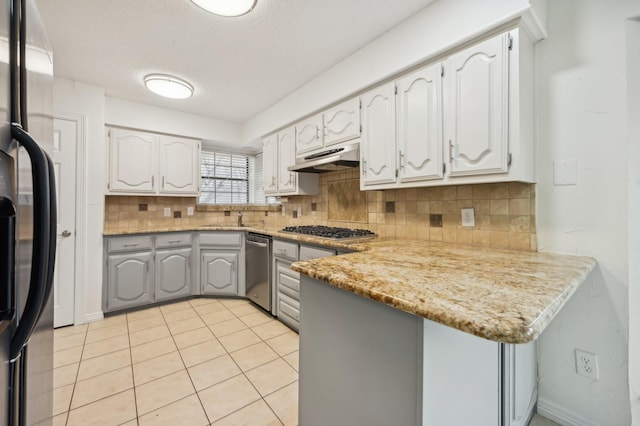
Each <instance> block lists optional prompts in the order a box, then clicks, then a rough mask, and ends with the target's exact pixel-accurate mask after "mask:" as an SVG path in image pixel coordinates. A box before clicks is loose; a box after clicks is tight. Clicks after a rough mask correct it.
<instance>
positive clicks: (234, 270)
mask: <svg viewBox="0 0 640 426" xmlns="http://www.w3.org/2000/svg"><path fill="white" fill-rule="evenodd" d="M238 255H239V252H238V251H224V252H223V251H213V250H203V251H202V259H201V260H202V265H201V267H200V274H201V276H200V279H201V286H202V294H226V295H237V294H238Z"/></svg>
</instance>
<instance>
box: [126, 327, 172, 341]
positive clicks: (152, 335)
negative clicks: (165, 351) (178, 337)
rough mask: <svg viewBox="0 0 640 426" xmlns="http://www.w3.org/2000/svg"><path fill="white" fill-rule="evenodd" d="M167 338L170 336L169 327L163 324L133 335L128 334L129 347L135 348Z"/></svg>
mask: <svg viewBox="0 0 640 426" xmlns="http://www.w3.org/2000/svg"><path fill="white" fill-rule="evenodd" d="M169 336H171V333H170V332H169V327H167V326H166V325H164V324H163V325H158V326H156V327H151V328H147V329H144V330H140V331H136V332H135V333H129V341H130V343H131V346H136V345H141V344H143V343H147V342H152V341H154V340H158V339H162V338H163V337H169Z"/></svg>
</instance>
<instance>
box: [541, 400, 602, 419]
mask: <svg viewBox="0 0 640 426" xmlns="http://www.w3.org/2000/svg"><path fill="white" fill-rule="evenodd" d="M538 414H540V415H541V416H543V417H546V418H547V419H549V420H553V421H554V422H556V423H558V424H560V425H562V426H597V425H596V424H595V423H593V422H591V421H589V420H586V419H584V418H582V417H580V416H579V415H577V414H575V413H573V412H571V411H569V410H567V409H565V408H563V407H561V406H559V405H558V404H555V403H553V402H551V401H549V400H547V399H544V398H538Z"/></svg>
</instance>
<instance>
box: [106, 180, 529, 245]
mask: <svg viewBox="0 0 640 426" xmlns="http://www.w3.org/2000/svg"><path fill="white" fill-rule="evenodd" d="M281 201H282V207H281V208H280V207H277V206H271V207H268V208H267V207H251V206H242V207H240V209H242V210H243V211H242V213H243V222H244V223H245V224H246V225H248V226H267V227H284V226H288V225H306V224H321V225H329V226H345V227H350V228H367V229H370V230H371V231H373V232H375V233H377V234H378V235H380V236H381V237H402V238H412V239H422V240H431V241H446V242H451V243H459V244H465V245H478V246H485V247H493V248H510V249H516V250H534V251H535V250H536V229H535V185H534V184H526V183H520V182H509V183H491V184H477V185H455V186H437V187H429V188H407V189H394V190H384V191H364V192H361V191H360V190H359V173H358V169H351V170H346V171H337V172H330V173H324V174H321V175H320V193H319V194H318V195H313V196H311V195H305V196H293V197H288V198H286V199H282V200H281ZM144 204H146V210H144V209H143V208H142V205H144ZM189 207H192V208H193V209H194V215H193V216H188V215H187V209H188V208H189ZM229 207H230V206H229ZM469 207H472V208H473V209H474V212H475V226H474V227H463V226H462V220H461V209H463V208H469ZM165 208H170V209H171V210H170V217H165V216H164V209H165ZM224 208H227V207H223V208H222V209H224ZM238 209H239V208H238V207H233V208H227V212H228V211H230V212H231V214H230V215H228V216H225V211H224V210H221V208H220V207H219V206H215V207H214V206H198V207H197V208H196V198H193V197H184V198H181V197H128V196H127V197H125V196H107V197H106V200H105V210H106V211H105V231H110V232H112V231H117V230H129V231H133V230H137V229H149V228H151V229H153V228H158V229H166V228H171V227H175V226H181V227H182V226H184V227H187V226H193V227H198V226H202V225H234V224H236V223H237V218H238V214H237V212H238ZM178 212H179V213H178ZM176 213H178V214H176ZM294 213H295V215H294ZM431 215H434V216H436V217H437V215H441V221H440V223H438V221H435V222H432V221H431V220H430V219H431ZM175 216H179V217H175ZM294 216H297V217H295V218H294ZM432 224H433V225H441V226H431V225H432Z"/></svg>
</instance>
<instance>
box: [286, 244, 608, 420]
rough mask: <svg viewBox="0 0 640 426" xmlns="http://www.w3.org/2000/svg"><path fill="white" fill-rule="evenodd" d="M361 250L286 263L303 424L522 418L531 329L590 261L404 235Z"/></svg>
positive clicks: (529, 385) (529, 381)
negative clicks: (293, 295) (297, 315)
mask: <svg viewBox="0 0 640 426" xmlns="http://www.w3.org/2000/svg"><path fill="white" fill-rule="evenodd" d="M361 249H362V250H364V251H361V252H357V253H351V254H347V255H343V256H336V257H331V258H323V259H314V260H310V261H306V262H298V263H295V264H293V266H292V268H293V269H294V270H296V271H298V272H300V273H302V274H304V275H303V276H302V283H301V284H302V285H301V305H303V306H304V311H303V315H302V320H301V326H300V424H304V425H314V424H338V423H340V422H342V424H353V425H359V424H368V425H371V424H423V425H446V424H451V425H454V424H474V425H485V424H487V425H488V424H491V425H515V424H517V425H526V424H527V423H528V421H529V419H530V416H531V415H532V414H533V409H534V407H535V402H536V396H537V395H536V379H537V375H536V348H535V339H536V338H537V337H539V336H540V334H541V333H542V332H543V330H544V329H545V327H546V326H547V325H548V324H549V323H550V322H551V320H552V319H553V317H554V316H555V314H556V313H557V312H558V311H559V310H560V309H561V308H562V306H563V305H564V304H565V302H566V301H567V300H568V299H569V297H570V296H571V295H572V294H573V293H574V292H575V290H576V289H577V288H578V287H579V285H580V284H581V283H582V282H583V281H584V280H585V279H586V277H587V276H588V275H589V273H590V272H591V271H592V270H593V269H594V267H595V265H596V262H595V260H594V259H592V258H587V257H575V256H565V255H556V254H550V253H538V252H517V251H507V250H493V249H484V248H474V247H464V246H459V245H449V244H443V243H435V242H423V241H407V240H396V241H395V242H394V241H389V240H387V241H376V242H370V243H368V244H366V247H361ZM362 296H363V297H362ZM336 422H338V423H336Z"/></svg>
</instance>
